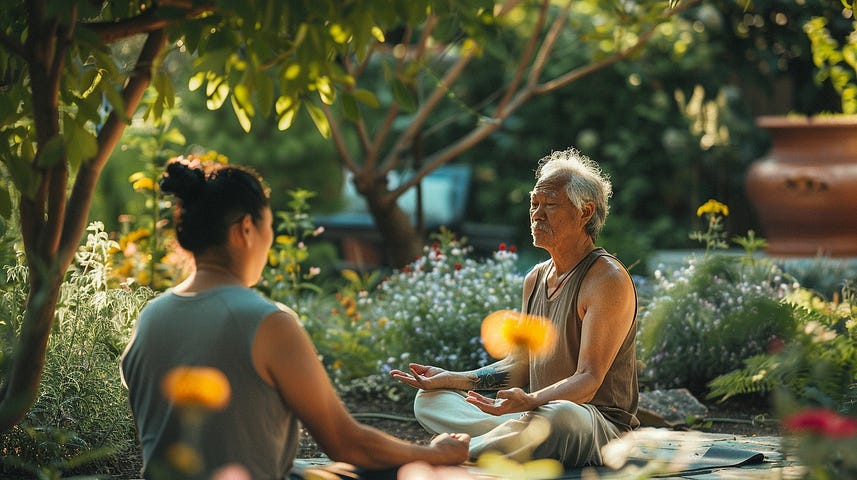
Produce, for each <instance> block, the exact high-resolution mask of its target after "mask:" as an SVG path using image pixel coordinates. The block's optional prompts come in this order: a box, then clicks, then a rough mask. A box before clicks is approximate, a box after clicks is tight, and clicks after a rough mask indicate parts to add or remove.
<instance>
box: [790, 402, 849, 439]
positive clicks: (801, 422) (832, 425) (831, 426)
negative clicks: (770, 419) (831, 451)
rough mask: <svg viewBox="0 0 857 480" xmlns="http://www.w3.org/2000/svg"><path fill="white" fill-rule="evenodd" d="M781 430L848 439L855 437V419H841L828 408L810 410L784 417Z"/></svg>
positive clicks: (841, 417)
mask: <svg viewBox="0 0 857 480" xmlns="http://www.w3.org/2000/svg"><path fill="white" fill-rule="evenodd" d="M783 428H785V429H786V430H788V431H791V432H794V433H812V434H816V435H823V436H826V437H830V438H850V437H853V436H855V435H857V418H851V417H843V416H841V415H839V414H837V413H836V412H834V411H833V410H830V409H828V408H811V409H805V410H801V411H799V412H797V413H794V414H791V415H788V416H786V417H785V418H784V419H783Z"/></svg>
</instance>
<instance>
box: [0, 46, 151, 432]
mask: <svg viewBox="0 0 857 480" xmlns="http://www.w3.org/2000/svg"><path fill="white" fill-rule="evenodd" d="M166 40H167V37H166V32H165V31H164V30H156V31H154V32H151V33H150V34H149V37H148V38H147V40H146V43H145V45H144V46H143V49H142V51H141V53H140V56H139V58H138V60H137V64H136V66H135V69H134V74H133V75H132V77H131V78H130V79H129V81H128V83H127V85H126V86H125V89H124V91H123V100H124V101H125V108H126V110H127V111H128V112H133V111H134V110H136V108H137V106H138V105H139V104H140V101H141V99H142V97H143V93H144V92H145V90H146V87H147V86H148V85H149V84H150V83H151V69H152V61H153V59H154V58H155V57H157V56H158V54H159V53H160V52H161V51H162V50H163V48H164V46H165V45H166ZM42 66H43V65H42ZM31 72H32V69H31ZM31 75H32V73H31ZM41 80H42V79H40V78H39V79H37V80H35V81H33V91H32V95H33V97H35V98H40V97H45V96H47V95H49V94H51V92H53V91H54V90H56V91H57V92H58V90H57V89H56V87H51V86H50V85H48V83H47V82H43V81H41ZM33 103H34V105H40V104H43V103H44V102H38V101H36V100H34V102H33ZM34 117H35V120H36V125H37V129H38V128H41V129H42V130H41V131H39V133H40V138H52V137H53V136H54V135H56V134H58V132H59V125H58V121H57V120H56V119H57V118H59V115H58V105H57V103H56V102H55V101H54V102H53V103H50V104H48V105H46V106H45V107H44V108H42V109H34ZM126 126H127V122H125V121H124V119H120V118H119V117H118V115H117V114H116V112H115V111H114V112H113V113H111V114H110V117H109V118H108V121H107V122H106V123H105V127H104V128H103V129H102V131H101V133H100V134H99V136H98V153H97V154H96V156H95V157H94V158H92V159H90V160H89V161H88V162H87V163H85V164H84V165H82V166H81V167H80V170H79V171H78V174H77V176H76V178H75V183H74V187H73V188H72V193H71V199H70V201H68V202H66V188H67V186H68V177H67V173H66V170H65V163H62V164H61V165H59V166H55V167H52V168H51V169H48V170H47V171H48V174H45V175H44V176H43V179H44V180H43V183H42V187H41V188H42V191H40V192H39V194H37V195H36V198H35V199H31V198H27V197H24V196H22V198H21V205H20V211H21V230H22V236H23V237H24V243H25V246H26V247H27V248H26V253H27V266H28V270H29V287H30V291H29V293H28V296H27V305H26V312H25V314H24V319H23V324H22V328H21V336H20V338H19V339H18V344H17V348H16V350H15V351H14V353H13V356H12V365H11V367H10V373H9V377H8V379H7V381H6V383H5V384H4V385H3V388H2V389H0V434H2V433H4V432H6V431H7V430H9V429H10V428H12V427H13V426H14V425H15V424H17V423H18V422H20V421H21V419H23V418H24V416H25V415H26V413H27V411H28V410H29V409H30V407H31V406H32V405H33V404H34V403H35V401H36V400H37V398H38V392H39V384H40V383H41V378H42V371H43V369H44V365H45V353H46V352H47V344H48V339H49V337H50V333H51V328H52V326H53V322H54V314H55V312H56V305H57V301H58V299H59V292H60V288H61V286H62V282H63V278H64V276H65V272H66V270H67V269H68V267H69V265H70V264H71V261H72V259H73V257H74V252H75V250H76V248H77V245H78V243H79V242H80V237H81V236H82V234H83V231H84V228H85V227H86V220H87V215H88V212H89V207H90V205H91V202H92V193H93V190H94V189H95V185H96V182H97V180H98V176H99V174H100V172H101V168H102V167H103V166H104V163H105V162H106V161H107V159H108V157H109V156H110V153H111V152H112V151H113V148H114V147H115V146H116V144H117V142H118V141H119V138H120V137H121V136H122V132H123V131H124V130H125V127H126ZM44 143H45V142H44V141H41V142H40V143H39V144H40V146H41V145H44ZM37 158H38V155H37ZM46 206H47V208H46ZM60 233H61V235H60Z"/></svg>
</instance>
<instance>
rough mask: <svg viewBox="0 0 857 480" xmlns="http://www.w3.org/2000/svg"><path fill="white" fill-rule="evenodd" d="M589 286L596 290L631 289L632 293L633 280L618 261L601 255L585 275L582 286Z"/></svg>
mask: <svg viewBox="0 0 857 480" xmlns="http://www.w3.org/2000/svg"><path fill="white" fill-rule="evenodd" d="M586 284H589V286H593V287H596V288H598V289H599V290H600V289H602V288H611V289H621V290H624V289H631V291H633V285H634V284H633V280H631V274H630V273H629V272H628V270H627V269H626V268H625V265H623V264H622V262H620V261H619V260H618V259H616V258H615V257H612V256H608V255H602V256H600V257H598V259H596V260H595V263H593V264H592V267H591V268H590V269H589V272H588V273H587V275H586V281H585V282H584V285H586Z"/></svg>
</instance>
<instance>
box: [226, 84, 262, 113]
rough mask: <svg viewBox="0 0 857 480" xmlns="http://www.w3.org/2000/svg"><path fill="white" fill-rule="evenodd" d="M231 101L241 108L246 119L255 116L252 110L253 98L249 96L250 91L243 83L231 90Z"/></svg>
mask: <svg viewBox="0 0 857 480" xmlns="http://www.w3.org/2000/svg"><path fill="white" fill-rule="evenodd" d="M232 100H233V102H238V105H239V106H241V109H242V110H244V112H245V113H246V114H247V116H248V117H252V116H254V115H255V114H256V111H255V109H254V108H253V97H252V96H251V95H250V89H249V88H247V85H245V84H243V83H239V84H238V85H235V88H233V89H232ZM233 105H234V103H233Z"/></svg>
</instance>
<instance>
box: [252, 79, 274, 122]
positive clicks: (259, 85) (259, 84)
mask: <svg viewBox="0 0 857 480" xmlns="http://www.w3.org/2000/svg"><path fill="white" fill-rule="evenodd" d="M254 80H255V82H256V99H257V100H258V101H259V114H260V115H261V116H262V117H265V118H268V116H269V115H270V114H271V107H273V105H274V80H273V79H272V78H271V77H269V76H267V75H265V74H259V75H256V77H255V79H254Z"/></svg>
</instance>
